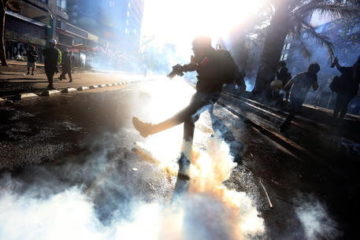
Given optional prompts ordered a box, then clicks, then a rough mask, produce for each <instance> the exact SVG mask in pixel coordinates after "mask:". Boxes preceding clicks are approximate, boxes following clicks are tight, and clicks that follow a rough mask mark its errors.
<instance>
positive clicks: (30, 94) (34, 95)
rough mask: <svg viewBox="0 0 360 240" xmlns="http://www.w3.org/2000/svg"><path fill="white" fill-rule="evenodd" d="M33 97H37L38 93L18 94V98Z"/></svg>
mask: <svg viewBox="0 0 360 240" xmlns="http://www.w3.org/2000/svg"><path fill="white" fill-rule="evenodd" d="M33 97H39V95H37V94H35V93H21V94H20V95H19V99H20V100H21V99H25V98H33Z"/></svg>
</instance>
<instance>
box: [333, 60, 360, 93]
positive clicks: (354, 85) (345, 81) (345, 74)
mask: <svg viewBox="0 0 360 240" xmlns="http://www.w3.org/2000/svg"><path fill="white" fill-rule="evenodd" d="M338 70H339V71H340V72H341V76H340V79H339V86H338V91H337V92H338V93H342V94H347V95H352V96H355V95H356V94H357V92H358V90H359V81H360V80H359V78H358V77H354V75H355V74H354V67H339V68H338Z"/></svg>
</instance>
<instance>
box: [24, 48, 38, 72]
mask: <svg viewBox="0 0 360 240" xmlns="http://www.w3.org/2000/svg"><path fill="white" fill-rule="evenodd" d="M26 56H27V73H26V75H29V74H30V69H31V75H34V71H35V69H36V60H37V53H36V51H35V50H34V47H33V46H30V47H29V49H28V50H27V51H26Z"/></svg>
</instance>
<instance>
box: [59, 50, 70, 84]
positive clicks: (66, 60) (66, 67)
mask: <svg viewBox="0 0 360 240" xmlns="http://www.w3.org/2000/svg"><path fill="white" fill-rule="evenodd" d="M66 74H68V75H69V82H72V76H71V56H70V52H69V51H65V54H64V57H63V58H62V73H61V75H60V78H59V80H63V79H66Z"/></svg>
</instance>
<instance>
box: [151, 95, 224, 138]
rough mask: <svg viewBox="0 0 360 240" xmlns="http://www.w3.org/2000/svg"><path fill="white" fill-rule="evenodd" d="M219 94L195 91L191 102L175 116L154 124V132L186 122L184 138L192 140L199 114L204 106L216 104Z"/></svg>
mask: <svg viewBox="0 0 360 240" xmlns="http://www.w3.org/2000/svg"><path fill="white" fill-rule="evenodd" d="M219 96H220V94H219V93H201V92H197V93H195V95H194V96H193V97H192V99H191V102H190V104H189V105H188V106H187V107H186V108H184V109H183V110H181V111H180V112H178V113H177V114H175V115H174V116H173V117H171V118H169V119H167V120H165V121H163V122H161V123H158V124H155V125H153V133H156V132H160V131H163V130H165V129H168V128H171V127H174V126H176V125H178V124H181V123H184V140H185V141H189V142H192V140H193V137H194V129H195V122H196V121H197V120H198V119H199V115H200V113H201V112H202V110H204V109H203V107H204V106H206V105H209V104H214V103H215V102H216V101H217V100H218V98H219Z"/></svg>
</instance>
